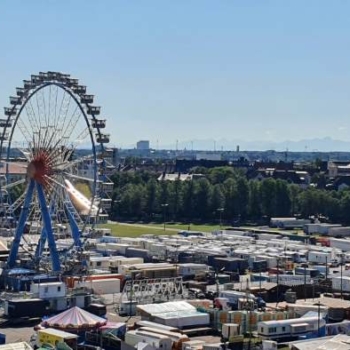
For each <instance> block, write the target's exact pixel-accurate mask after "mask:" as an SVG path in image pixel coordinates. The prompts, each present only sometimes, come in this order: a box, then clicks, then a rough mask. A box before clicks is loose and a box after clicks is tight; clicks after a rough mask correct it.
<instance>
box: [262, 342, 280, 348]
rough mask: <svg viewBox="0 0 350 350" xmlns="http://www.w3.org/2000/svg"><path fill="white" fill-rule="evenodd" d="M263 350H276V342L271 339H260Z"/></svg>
mask: <svg viewBox="0 0 350 350" xmlns="http://www.w3.org/2000/svg"><path fill="white" fill-rule="evenodd" d="M262 348H263V350H276V349H277V342H276V341H273V340H263V341H262Z"/></svg>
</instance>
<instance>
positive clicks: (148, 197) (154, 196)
mask: <svg viewBox="0 0 350 350" xmlns="http://www.w3.org/2000/svg"><path fill="white" fill-rule="evenodd" d="M158 187H159V185H158V182H157V181H156V180H155V179H154V178H152V179H150V180H149V181H148V182H147V185H146V188H145V212H146V214H147V215H148V216H149V217H152V215H153V214H154V213H155V212H156V211H157V209H158V208H159V205H158V197H159V188H158Z"/></svg>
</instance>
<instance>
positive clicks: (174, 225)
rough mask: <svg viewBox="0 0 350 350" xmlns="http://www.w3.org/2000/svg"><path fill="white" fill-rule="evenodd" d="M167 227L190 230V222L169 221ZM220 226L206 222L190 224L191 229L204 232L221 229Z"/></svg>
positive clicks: (160, 225)
mask: <svg viewBox="0 0 350 350" xmlns="http://www.w3.org/2000/svg"><path fill="white" fill-rule="evenodd" d="M150 226H157V227H161V228H163V224H153V223H152V224H150ZM166 228H169V229H176V230H178V231H181V230H188V229H189V227H188V224H181V223H167V224H166ZM219 229H220V226H219V225H215V224H205V225H196V224H191V225H190V230H191V231H202V232H212V231H215V230H219Z"/></svg>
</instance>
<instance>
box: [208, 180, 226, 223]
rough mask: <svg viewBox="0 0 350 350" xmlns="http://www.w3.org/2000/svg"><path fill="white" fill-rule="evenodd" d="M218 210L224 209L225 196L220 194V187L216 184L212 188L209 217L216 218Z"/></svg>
mask: <svg viewBox="0 0 350 350" xmlns="http://www.w3.org/2000/svg"><path fill="white" fill-rule="evenodd" d="M219 208H225V196H224V194H223V192H222V185H220V184H216V185H214V186H213V191H212V195H211V199H210V212H211V217H212V218H215V217H216V212H217V210H218V209H219Z"/></svg>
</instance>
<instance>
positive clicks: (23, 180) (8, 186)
mask: <svg viewBox="0 0 350 350" xmlns="http://www.w3.org/2000/svg"><path fill="white" fill-rule="evenodd" d="M25 182H26V179H21V180H18V181H16V182H11V183H9V184H6V185H3V186H1V188H3V189H5V190H8V189H9V188H12V187H15V186H18V185H22V184H24V183H25Z"/></svg>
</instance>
